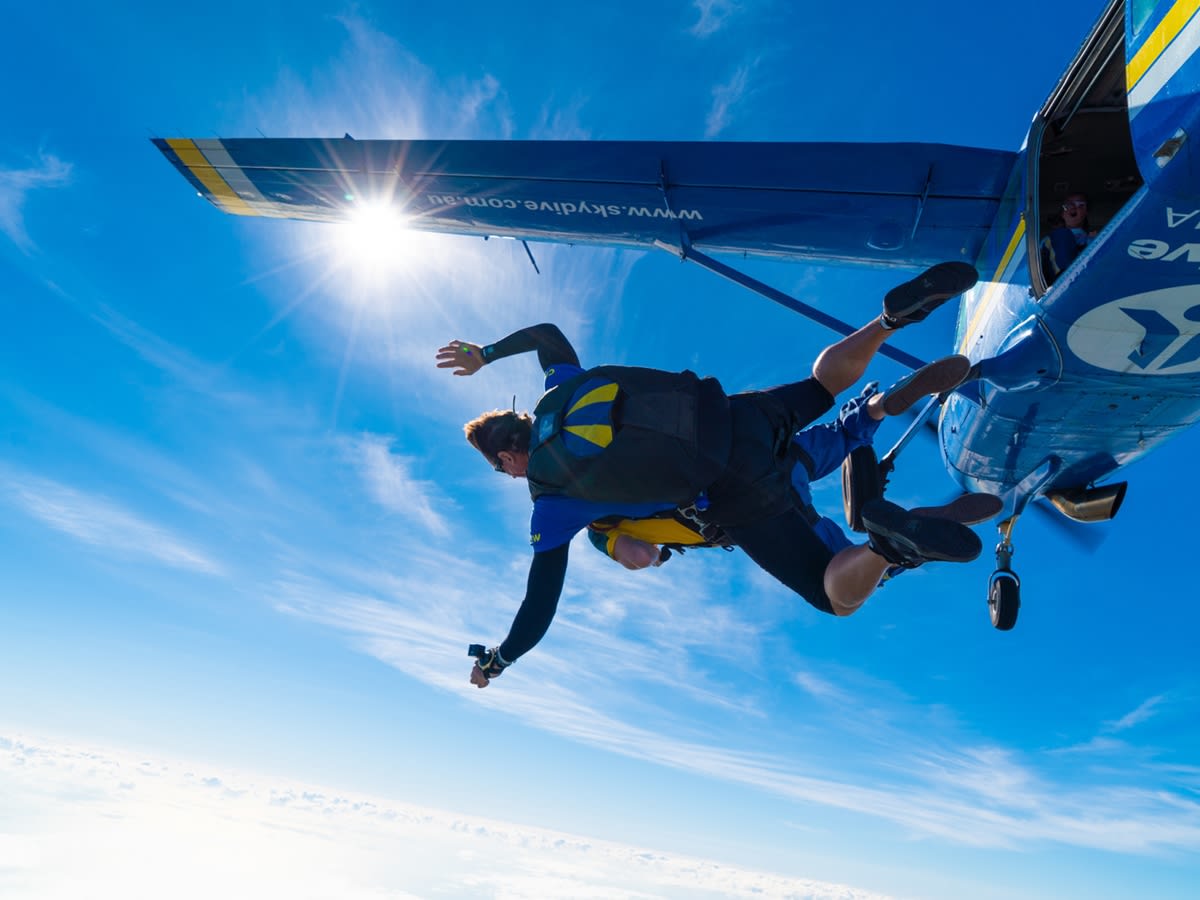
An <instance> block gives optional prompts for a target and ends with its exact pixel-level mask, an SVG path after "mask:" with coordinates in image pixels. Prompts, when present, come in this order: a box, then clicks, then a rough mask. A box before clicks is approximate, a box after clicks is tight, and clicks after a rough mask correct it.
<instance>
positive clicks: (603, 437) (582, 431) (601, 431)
mask: <svg viewBox="0 0 1200 900" xmlns="http://www.w3.org/2000/svg"><path fill="white" fill-rule="evenodd" d="M563 430H564V431H569V432H571V434H573V435H575V436H576V437H581V438H583V439H584V440H585V441H588V442H589V443H592V444H595V445H596V446H597V447H607V446H608V445H609V444H611V443H612V439H613V430H612V426H611V425H568V426H567V427H566V428H564V429H563Z"/></svg>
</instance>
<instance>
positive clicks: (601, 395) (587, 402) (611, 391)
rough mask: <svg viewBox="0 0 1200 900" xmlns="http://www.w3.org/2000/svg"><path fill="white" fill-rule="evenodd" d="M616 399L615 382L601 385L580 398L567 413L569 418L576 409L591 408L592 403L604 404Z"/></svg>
mask: <svg viewBox="0 0 1200 900" xmlns="http://www.w3.org/2000/svg"><path fill="white" fill-rule="evenodd" d="M616 397H617V385H616V382H612V383H610V384H602V385H600V387H598V388H593V389H592V390H590V391H588V392H587V393H586V394H584V395H583V396H582V397H580V398H579V399H578V400H576V401H575V405H574V406H572V407H571V408H570V410H568V411H567V415H568V416H569V415H570V414H571V413H573V412H575V410H577V409H583V407H585V406H591V405H592V404H593V403H604V402H606V401H609V400H615V399H616Z"/></svg>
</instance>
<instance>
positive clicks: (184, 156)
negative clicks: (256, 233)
mask: <svg viewBox="0 0 1200 900" xmlns="http://www.w3.org/2000/svg"><path fill="white" fill-rule="evenodd" d="M167 144H168V145H169V146H170V148H171V149H172V150H174V151H175V155H176V156H178V157H179V159H180V161H181V162H182V163H183V164H184V165H185V166H187V167H188V171H189V172H191V173H192V174H193V175H195V176H196V179H197V180H198V181H199V182H200V183H201V184H202V185H204V186H205V187H206V188H207V189H208V192H209V193H210V194H212V196H213V199H214V200H215V201H216V202H217V205H218V206H220V207H221V209H223V210H224V211H225V212H228V213H233V214H234V215H238V216H257V215H259V213H258V212H257V211H256V210H255V209H254V207H252V206H251V205H250V204H248V203H247V202H246V201H245V200H243V199H242V198H241V197H239V196H238V195H237V191H235V190H234V189H233V188H232V187H230V186H229V182H227V181H226V180H225V179H224V178H223V177H222V176H221V173H220V172H218V171H217V170H216V169H215V168H214V167H213V164H212V163H210V162H209V161H208V158H207V157H206V156H205V155H204V152H203V151H202V150H201V149H200V148H199V147H197V146H196V144H195V142H193V141H191V140H189V139H187V138H167Z"/></svg>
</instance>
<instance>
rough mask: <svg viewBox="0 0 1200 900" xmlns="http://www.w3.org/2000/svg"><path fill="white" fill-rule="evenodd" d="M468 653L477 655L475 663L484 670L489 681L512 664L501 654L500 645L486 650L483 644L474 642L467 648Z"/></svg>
mask: <svg viewBox="0 0 1200 900" xmlns="http://www.w3.org/2000/svg"><path fill="white" fill-rule="evenodd" d="M467 655H468V656H473V657H475V664H476V665H477V666H479V668H480V669H481V670H482V671H483V674H484V676H485V677H486V678H487V680H488V681H491V680H492V679H493V678H495V677H496V676H497V675H500V674H502V673H503V672H504V670H505V669H507V668H508V667H509V666H511V665H512V663H510V662H507V661H506V660H505V659H504V657H503V656H501V655H500V648H499V647H493V648H492V649H490V650H485V649H483V644H472V645H471V646H470V647H469V648H467Z"/></svg>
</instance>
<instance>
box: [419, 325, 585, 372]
mask: <svg viewBox="0 0 1200 900" xmlns="http://www.w3.org/2000/svg"><path fill="white" fill-rule="evenodd" d="M530 350H536V351H537V354H538V363H539V364H540V365H541V367H542V368H543V369H548V368H550V367H551V366H556V365H564V364H566V365H572V366H578V365H579V355H578V354H577V353H576V352H575V348H574V347H572V346H571V342H570V341H568V340H567V338H566V336H565V335H564V334H563V333H562V332H561V331H560V330H559V329H558V326H557V325H552V324H550V323H549V322H543V323H542V324H541V325H531V326H530V327H528V328H522V329H521V330H520V331H514V332H513V333H512V334H510V335H509V336H508V337H506V338H502V339H501V340H499V341H497V342H496V343H494V344H487V345H485V346H482V347H481V346H480V345H478V344H473V343H471V342H470V341H451V342H450V343H449V344H447V345H446V346H445V347H442V348H440V349H439V350H438V354H437V358H438V364H437V366H438V368H439V369H454V374H455V375H474V374H475V373H476V372H478V371H479V370H480V369H482V368H483V367H484V366H485V365H487V364H488V363H490V362H495V361H496V360H498V359H503V358H504V357H506V356H516V355H517V354H518V353H528V352H529V351H530Z"/></svg>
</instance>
